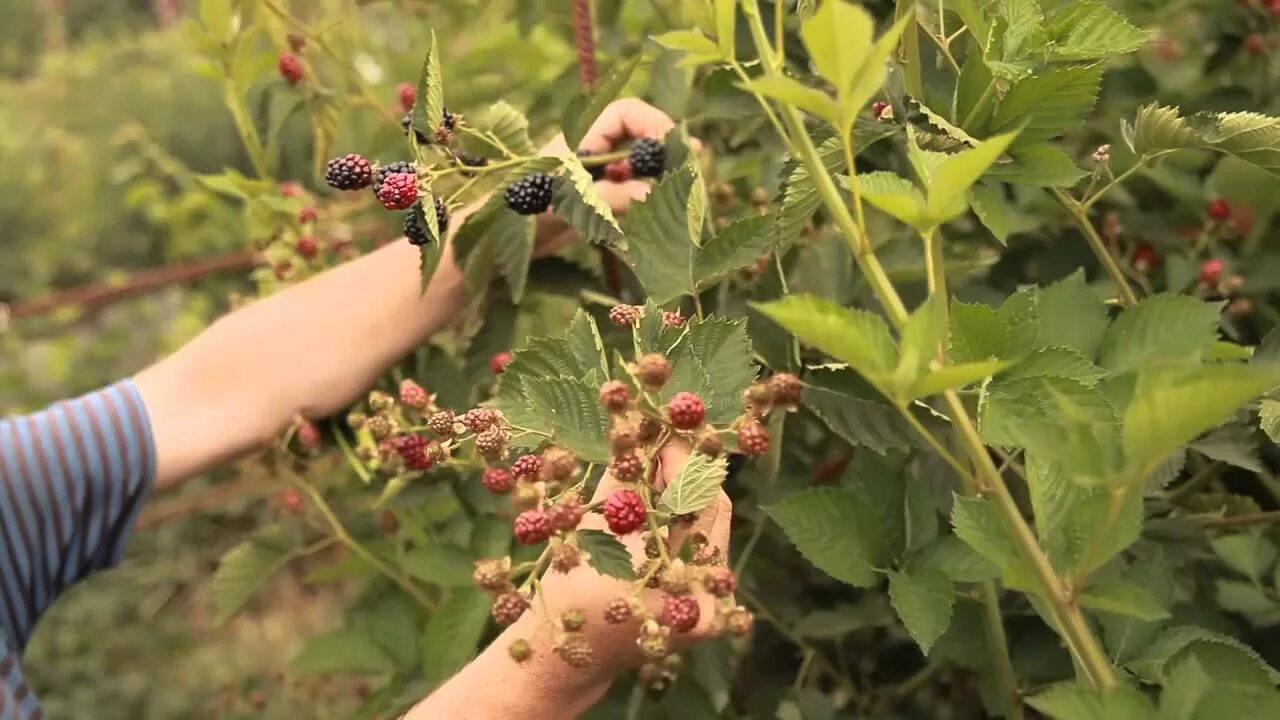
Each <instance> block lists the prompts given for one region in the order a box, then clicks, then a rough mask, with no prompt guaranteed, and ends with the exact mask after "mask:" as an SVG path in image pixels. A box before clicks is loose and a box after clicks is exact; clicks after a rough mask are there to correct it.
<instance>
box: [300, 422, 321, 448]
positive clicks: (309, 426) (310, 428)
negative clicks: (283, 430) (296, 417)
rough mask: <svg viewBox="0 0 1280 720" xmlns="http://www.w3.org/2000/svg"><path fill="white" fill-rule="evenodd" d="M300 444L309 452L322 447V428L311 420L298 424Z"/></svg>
mask: <svg viewBox="0 0 1280 720" xmlns="http://www.w3.org/2000/svg"><path fill="white" fill-rule="evenodd" d="M298 443H299V444H300V445H302V447H304V448H306V449H308V450H315V449H316V448H318V447H320V428H318V427H316V424H315V423H313V422H311V421H310V420H300V421H299V422H298Z"/></svg>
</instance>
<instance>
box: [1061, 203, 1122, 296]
mask: <svg viewBox="0 0 1280 720" xmlns="http://www.w3.org/2000/svg"><path fill="white" fill-rule="evenodd" d="M1053 196H1054V197H1055V198H1057V199H1058V202H1060V203H1062V206H1063V207H1065V208H1066V209H1067V212H1069V213H1071V217H1072V218H1073V219H1074V220H1075V222H1076V227H1078V228H1080V232H1082V233H1084V237H1085V240H1087V241H1088V242H1089V247H1090V248H1092V249H1093V254H1094V255H1096V256H1097V258H1098V262H1100V263H1102V267H1103V269H1104V270H1106V271H1107V274H1108V275H1110V276H1111V280H1112V282H1114V283H1115V284H1116V290H1117V292H1119V293H1120V302H1121V304H1123V305H1125V306H1132V305H1137V304H1138V297H1137V296H1136V295H1134V294H1133V288H1131V287H1129V281H1128V279H1126V278H1125V276H1124V271H1123V270H1121V269H1120V265H1119V264H1118V263H1117V262H1116V259H1115V257H1114V256H1113V255H1112V254H1111V251H1110V250H1108V249H1107V245H1106V243H1104V242H1102V237H1101V236H1099V235H1098V231H1097V230H1095V229H1094V227H1093V223H1091V222H1089V215H1088V213H1087V212H1086V210H1085V206H1084V205H1082V204H1080V203H1079V202H1078V201H1076V199H1075V198H1073V197H1071V196H1070V195H1068V194H1066V193H1065V192H1063V191H1061V190H1059V189H1056V188H1055V189H1054V190H1053Z"/></svg>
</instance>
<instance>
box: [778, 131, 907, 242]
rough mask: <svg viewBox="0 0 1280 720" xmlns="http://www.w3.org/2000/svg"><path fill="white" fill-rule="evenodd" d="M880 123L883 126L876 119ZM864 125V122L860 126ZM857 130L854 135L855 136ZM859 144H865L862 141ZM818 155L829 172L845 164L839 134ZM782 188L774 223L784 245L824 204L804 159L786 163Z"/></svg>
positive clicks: (820, 149) (821, 146) (836, 170)
mask: <svg viewBox="0 0 1280 720" xmlns="http://www.w3.org/2000/svg"><path fill="white" fill-rule="evenodd" d="M877 126H883V124H882V123H877ZM859 127H861V126H859ZM856 134H857V133H856V131H855V136H856ZM859 147H866V143H865V142H864V143H862V144H861V145H859ZM818 159H819V160H821V161H822V166H823V168H824V169H825V170H826V172H829V173H836V172H839V171H840V170H841V169H842V168H843V167H844V150H843V148H842V147H841V145H840V141H839V139H838V138H831V139H829V140H826V141H824V142H823V143H822V144H820V145H819V146H818ZM779 179H780V185H781V190H780V192H779V194H780V196H781V205H782V209H781V210H780V211H779V212H778V214H777V218H776V223H775V225H774V227H775V230H776V234H777V237H778V244H779V246H782V247H785V246H787V245H789V244H790V243H791V242H793V241H794V240H795V239H796V238H797V237H798V236H799V235H800V232H801V230H803V229H804V227H805V225H806V224H807V223H808V221H809V218H811V217H813V214H814V213H815V212H817V210H818V208H820V207H822V198H821V197H819V196H818V189H817V187H816V186H815V185H814V182H813V177H812V176H810V175H809V170H808V168H807V167H806V166H805V165H804V164H803V163H797V162H796V161H794V160H791V161H789V162H788V164H786V165H784V166H783V172H782V174H781V177H780V178H779Z"/></svg>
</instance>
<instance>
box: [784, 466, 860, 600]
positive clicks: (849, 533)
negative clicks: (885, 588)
mask: <svg viewBox="0 0 1280 720" xmlns="http://www.w3.org/2000/svg"><path fill="white" fill-rule="evenodd" d="M764 509H765V512H767V513H769V517H771V518H773V520H774V522H777V523H778V525H780V526H781V527H782V531H783V532H784V533H785V534H786V536H787V539H789V540H790V541H791V542H792V544H794V545H795V546H796V549H797V550H799V551H800V554H801V555H803V556H804V557H805V559H806V560H808V561H809V562H811V563H813V565H814V566H815V567H817V568H818V569H819V570H822V571H823V572H825V573H827V574H828V575H830V576H831V577H833V578H835V579H837V580H842V581H844V582H847V583H849V584H850V585H854V586H857V587H870V586H872V585H874V584H875V583H876V580H877V575H876V572H875V569H874V568H873V566H872V564H871V563H872V562H873V561H872V558H873V557H874V556H875V554H876V548H875V547H873V546H871V544H870V542H869V540H870V541H872V542H873V541H874V539H869V538H866V537H863V534H862V533H861V532H860V531H859V522H860V520H864V519H866V520H868V521H870V518H871V517H873V514H874V512H875V510H874V509H872V508H870V507H867V506H866V505H865V504H864V503H862V502H861V501H860V500H859V499H858V498H857V497H855V496H854V495H851V494H850V493H847V492H844V491H843V490H838V489H836V488H813V489H809V490H803V491H800V492H796V493H792V494H790V495H788V496H786V497H784V498H783V499H782V500H781V501H779V502H776V503H774V504H773V505H767V506H765V508H764Z"/></svg>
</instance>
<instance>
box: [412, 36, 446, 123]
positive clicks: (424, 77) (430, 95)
mask: <svg viewBox="0 0 1280 720" xmlns="http://www.w3.org/2000/svg"><path fill="white" fill-rule="evenodd" d="M410 122H411V123H412V126H413V129H414V131H415V132H418V133H420V134H422V135H425V136H426V137H432V136H433V135H434V134H435V131H436V128H438V127H440V124H441V123H443V122H444V78H443V76H442V75H441V72H440V48H439V45H438V44H437V42H436V32H435V30H432V31H431V34H430V38H429V40H428V41H427V54H426V56H425V57H423V59H422V72H421V73H420V74H419V75H418V101H417V102H416V103H415V104H414V106H413V117H412V119H411V121H410Z"/></svg>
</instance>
